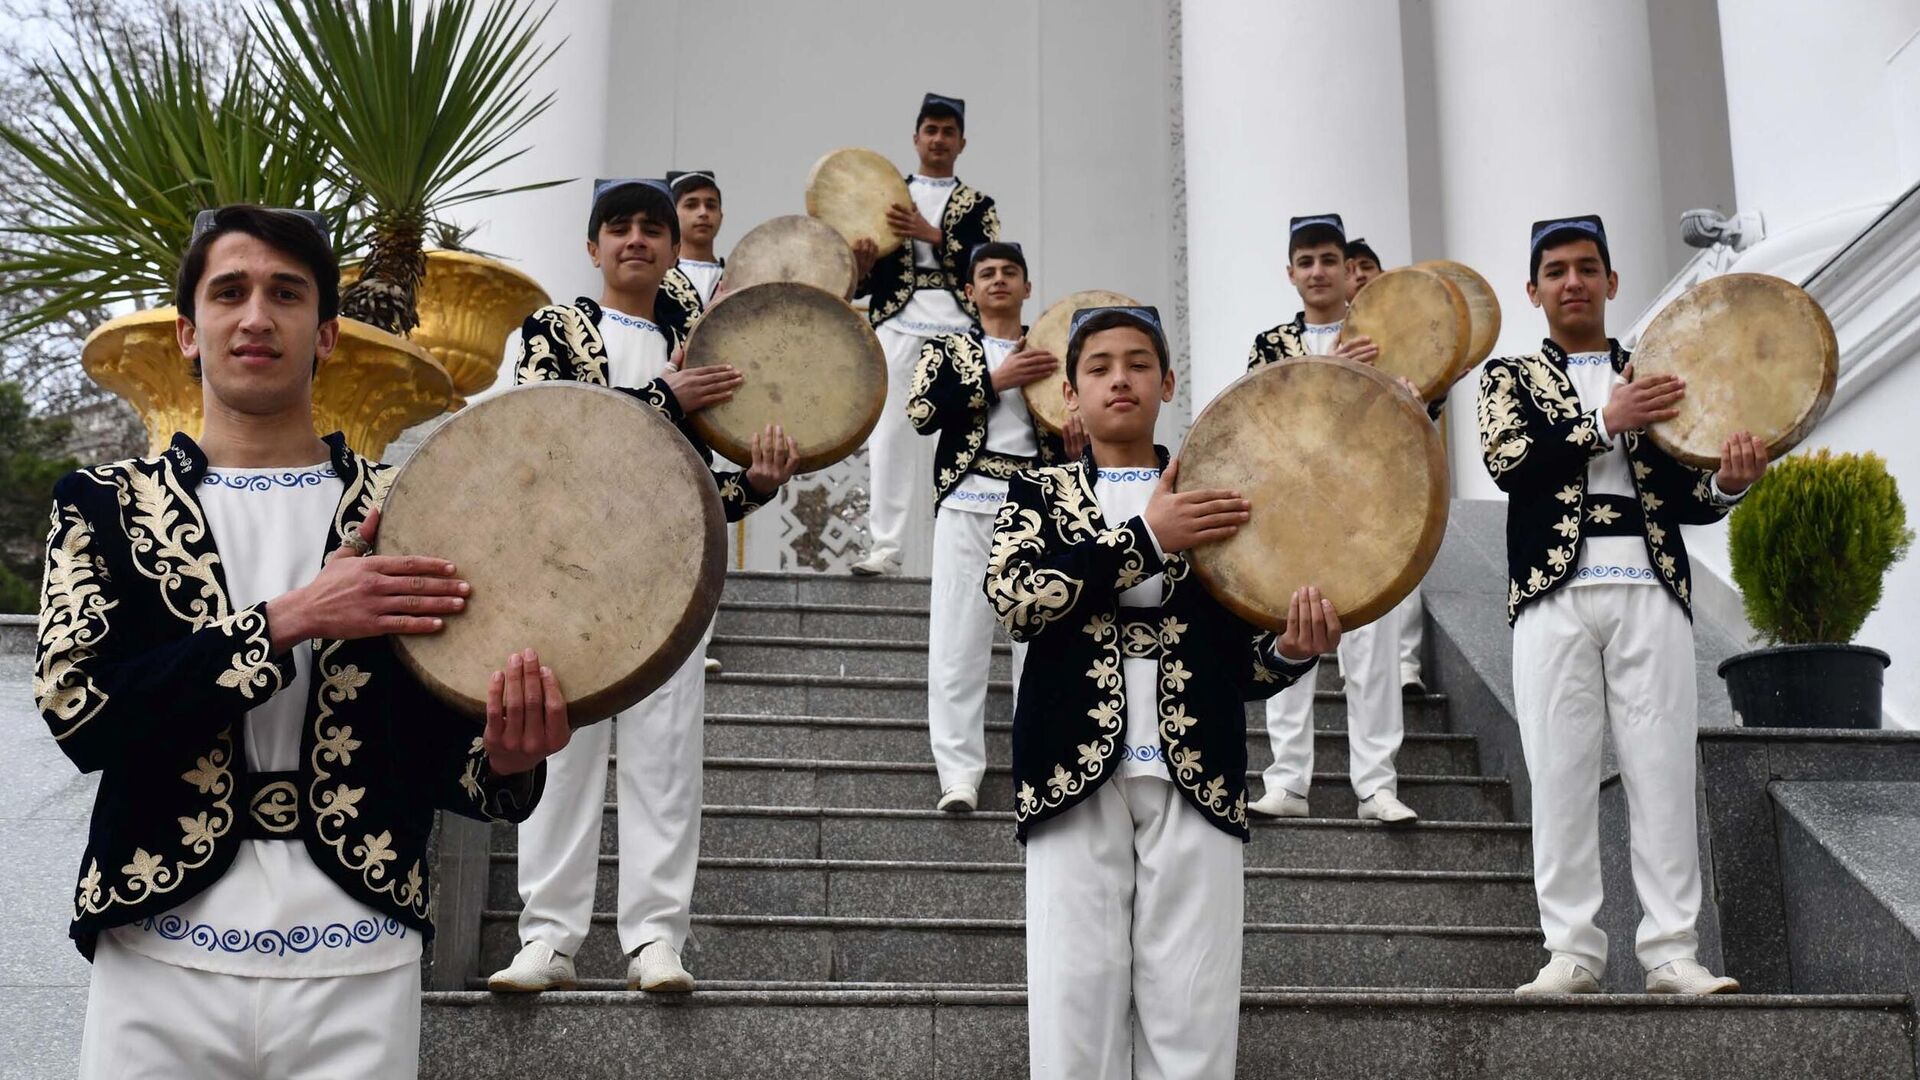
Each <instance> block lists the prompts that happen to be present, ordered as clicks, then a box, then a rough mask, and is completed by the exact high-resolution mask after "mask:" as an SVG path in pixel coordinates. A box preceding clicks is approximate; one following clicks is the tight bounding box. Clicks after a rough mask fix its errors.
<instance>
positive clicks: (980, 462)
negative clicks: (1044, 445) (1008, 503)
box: [967, 450, 1034, 480]
mask: <svg viewBox="0 0 1920 1080" xmlns="http://www.w3.org/2000/svg"><path fill="white" fill-rule="evenodd" d="M1033 464H1034V459H1033V458H1030V457H1019V456H1017V455H1014V454H996V453H994V452H993V451H991V450H982V451H981V452H980V453H978V454H976V455H974V458H973V464H971V465H968V466H967V471H968V472H970V473H979V474H980V475H981V476H984V477H987V478H988V479H992V480H1011V479H1013V477H1014V475H1015V474H1016V473H1019V472H1021V471H1022V470H1025V469H1031V468H1033Z"/></svg>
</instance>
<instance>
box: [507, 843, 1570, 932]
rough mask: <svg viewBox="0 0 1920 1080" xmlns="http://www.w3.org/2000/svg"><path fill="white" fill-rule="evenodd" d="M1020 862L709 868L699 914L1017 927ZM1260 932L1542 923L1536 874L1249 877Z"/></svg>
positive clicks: (516, 902) (1267, 873)
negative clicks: (1347, 925)
mask: <svg viewBox="0 0 1920 1080" xmlns="http://www.w3.org/2000/svg"><path fill="white" fill-rule="evenodd" d="M1025 875H1026V868H1025V867H1024V866H1023V865H1022V864H1020V863H1018V862H982V863H968V862H954V861H950V860H945V861H930V862H900V861H882V860H828V859H766V858H745V859H739V858H704V859H701V860H700V872H699V876H698V877H697V878H695V884H694V893H693V910H694V912H695V913H696V914H702V915H841V916H852V917H860V918H886V917H898V918H922V919H963V918H981V919H1018V918H1022V917H1023V916H1024V914H1025V911H1026V907H1025V905H1026V889H1025V880H1026V876H1025ZM618 877H619V867H618V865H617V859H616V857H615V856H611V855H607V856H602V857H601V859H600V863H599V870H598V875H597V877H596V879H595V887H594V898H593V907H594V910H595V911H613V910H615V908H616V903H617V900H616V897H617V893H618ZM517 881H518V877H517V866H516V864H515V861H514V856H512V855H509V854H504V853H503V854H497V855H495V856H494V857H493V859H492V865H491V868H490V872H489V876H488V901H487V904H488V906H489V907H492V908H498V909H501V910H507V911H518V910H519V909H520V907H521V903H520V896H519V893H518V891H517ZM1246 917H1247V918H1248V919H1249V920H1251V921H1253V922H1308V923H1328V922H1339V921H1349V922H1361V923H1380V924H1409V925H1426V924H1429V923H1443V922H1444V923H1455V922H1457V923H1462V924H1465V925H1469V926H1518V925H1525V924H1528V923H1532V922H1534V921H1536V920H1537V918H1538V912H1537V909H1536V908H1535V906H1534V899H1533V880H1532V877H1531V875H1528V874H1511V873H1507V874H1488V873H1463V872H1458V871H1435V870H1387V871H1379V870H1375V871H1354V870H1301V869H1294V868H1276V867H1254V868H1251V869H1248V870H1247V871H1246Z"/></svg>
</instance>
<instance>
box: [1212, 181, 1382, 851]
mask: <svg viewBox="0 0 1920 1080" xmlns="http://www.w3.org/2000/svg"><path fill="white" fill-rule="evenodd" d="M1288 232H1289V236H1288V240H1287V280H1288V281H1289V282H1290V283H1292V285H1293V287H1294V288H1295V289H1296V290H1297V291H1298V292H1299V293H1300V302H1301V305H1302V308H1301V311H1300V313H1299V314H1297V315H1295V316H1294V317H1293V321H1292V322H1286V323H1281V324H1280V325H1279V326H1276V327H1274V328H1273V329H1271V330H1268V331H1266V332H1265V333H1263V334H1260V335H1258V336H1257V337H1255V338H1254V339H1253V349H1252V351H1251V352H1250V354H1249V356H1248V359H1247V368H1248V370H1250V371H1253V370H1258V369H1260V368H1262V367H1264V366H1266V365H1268V364H1272V363H1278V362H1279V361H1281V360H1285V359H1289V358H1292V357H1298V356H1342V357H1346V358H1347V359H1349V360H1357V361H1359V362H1361V363H1372V362H1373V360H1374V359H1375V358H1377V357H1378V356H1379V354H1380V350H1379V348H1378V347H1377V346H1375V345H1374V344H1373V342H1372V341H1371V340H1369V339H1368V338H1365V337H1355V338H1349V339H1347V340H1345V341H1342V340H1341V339H1340V331H1341V328H1342V327H1343V326H1344V324H1345V321H1346V317H1347V296H1348V293H1347V282H1348V272H1347V267H1348V260H1347V237H1346V231H1345V226H1344V225H1342V223H1341V221H1340V215H1338V214H1315V215H1312V216H1310V217H1297V218H1294V219H1292V221H1290V222H1289V223H1288ZM1400 616H1401V612H1400V609H1398V608H1396V609H1395V610H1394V611H1391V612H1388V613H1387V614H1386V615H1385V616H1384V617H1382V618H1380V619H1377V620H1375V621H1374V622H1372V623H1369V624H1368V625H1366V626H1363V627H1360V628H1358V629H1356V630H1350V631H1348V632H1347V633H1345V634H1343V635H1341V638H1340V670H1341V673H1342V674H1343V675H1344V676H1345V677H1346V695H1347V753H1348V767H1347V773H1348V777H1349V779H1350V781H1351V783H1352V784H1353V794H1354V797H1355V798H1356V799H1358V800H1359V810H1358V814H1359V817H1360V819H1361V820H1363V821H1380V822H1384V823H1386V824H1390V825H1400V824H1407V823H1410V822H1412V821H1414V820H1415V819H1416V818H1417V816H1418V815H1416V814H1415V813H1414V811H1413V809H1412V808H1411V807H1409V806H1407V804H1405V803H1403V802H1401V801H1400V798H1399V774H1398V772H1397V771H1396V770H1395V769H1394V764H1393V757H1394V755H1395V754H1396V753H1398V752H1399V750H1400V741H1401V739H1402V737H1403V733H1404V731H1405V706H1404V705H1403V704H1402V702H1401V690H1400V684H1399V682H1398V678H1397V676H1398V666H1399V659H1398V658H1399V648H1400V644H1399V643H1400ZM1313 696H1314V687H1313V682H1312V680H1302V681H1300V682H1298V683H1295V684H1294V685H1292V686H1290V687H1288V688H1287V689H1286V690H1285V691H1283V692H1281V693H1280V694H1277V695H1275V696H1273V697H1270V698H1268V699H1267V736H1268V739H1269V740H1270V741H1271V742H1272V744H1273V763H1272V764H1271V765H1268V766H1267V768H1266V771H1265V773H1264V774H1263V776H1262V780H1263V782H1264V783H1265V785H1266V791H1265V793H1264V794H1262V795H1261V797H1260V799H1259V800H1258V801H1257V802H1255V803H1253V804H1252V805H1251V806H1249V807H1248V809H1249V810H1252V811H1253V812H1255V813H1257V814H1266V815H1269V816H1272V817H1306V816H1307V814H1308V807H1307V794H1308V791H1309V789H1310V788H1311V787H1312V784H1313V736H1314V727H1313Z"/></svg>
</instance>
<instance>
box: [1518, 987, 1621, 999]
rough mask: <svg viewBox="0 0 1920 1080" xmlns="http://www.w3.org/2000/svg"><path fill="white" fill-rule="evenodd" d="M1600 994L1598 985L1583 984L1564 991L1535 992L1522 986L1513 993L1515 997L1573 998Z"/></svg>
mask: <svg viewBox="0 0 1920 1080" xmlns="http://www.w3.org/2000/svg"><path fill="white" fill-rule="evenodd" d="M1599 992H1600V987H1599V985H1598V984H1582V985H1580V986H1576V987H1569V988H1567V989H1564V990H1535V989H1533V988H1532V987H1531V986H1530V985H1529V986H1522V987H1520V988H1519V989H1517V990H1515V991H1514V992H1513V993H1514V996H1515V997H1571V996H1574V995H1576V994H1597V993H1599Z"/></svg>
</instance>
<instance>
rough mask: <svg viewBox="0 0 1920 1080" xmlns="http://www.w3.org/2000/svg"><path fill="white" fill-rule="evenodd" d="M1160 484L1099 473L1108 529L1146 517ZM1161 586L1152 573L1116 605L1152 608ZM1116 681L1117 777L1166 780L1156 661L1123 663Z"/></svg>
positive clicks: (1148, 473)
mask: <svg viewBox="0 0 1920 1080" xmlns="http://www.w3.org/2000/svg"><path fill="white" fill-rule="evenodd" d="M1159 483H1160V470H1159V469H1101V470H1099V473H1098V476H1097V477H1096V479H1095V480H1094V483H1093V496H1094V498H1095V499H1096V500H1097V501H1098V502H1099V503H1100V516H1101V517H1102V518H1104V519H1105V520H1106V523H1107V526H1108V527H1109V528H1117V527H1119V526H1120V525H1123V524H1125V523H1126V522H1127V521H1128V520H1129V519H1131V518H1134V517H1137V516H1139V515H1140V514H1143V513H1145V512H1146V509H1147V501H1148V500H1149V499H1151V498H1153V489H1154V487H1155V486H1157V485H1158V484H1159ZM1147 538H1148V542H1149V543H1151V544H1153V549H1154V551H1155V552H1156V553H1158V552H1160V540H1159V538H1157V537H1155V536H1154V535H1153V532H1152V530H1148V532H1147ZM1163 557H1164V554H1163ZM1166 584H1167V576H1166V575H1165V574H1155V575H1153V576H1152V577H1150V578H1148V579H1146V580H1145V581H1142V582H1141V583H1140V584H1138V585H1135V586H1133V587H1132V588H1130V589H1128V590H1126V591H1125V592H1122V593H1121V594H1120V606H1121V607H1123V608H1130V607H1132V608H1138V607H1156V606H1158V605H1159V604H1160V602H1161V600H1163V599H1165V597H1166ZM1122 614H1123V615H1124V614H1125V613H1124V612H1123V613H1122ZM1120 677H1121V679H1122V680H1123V681H1124V682H1125V684H1126V688H1127V745H1126V753H1125V755H1124V756H1123V757H1122V758H1121V759H1120V772H1119V775H1121V776H1152V777H1158V778H1159V779H1161V780H1171V779H1172V777H1171V776H1169V775H1168V773H1167V752H1166V750H1164V749H1163V748H1162V747H1161V746H1160V662H1159V660H1157V659H1153V660H1145V659H1142V660H1130V659H1122V660H1121V661H1120Z"/></svg>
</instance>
